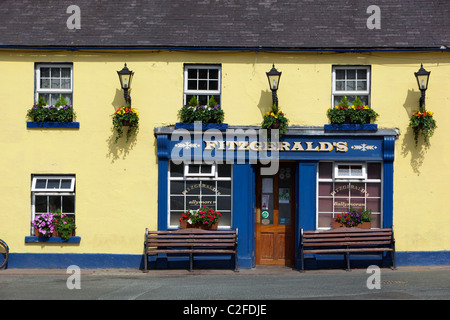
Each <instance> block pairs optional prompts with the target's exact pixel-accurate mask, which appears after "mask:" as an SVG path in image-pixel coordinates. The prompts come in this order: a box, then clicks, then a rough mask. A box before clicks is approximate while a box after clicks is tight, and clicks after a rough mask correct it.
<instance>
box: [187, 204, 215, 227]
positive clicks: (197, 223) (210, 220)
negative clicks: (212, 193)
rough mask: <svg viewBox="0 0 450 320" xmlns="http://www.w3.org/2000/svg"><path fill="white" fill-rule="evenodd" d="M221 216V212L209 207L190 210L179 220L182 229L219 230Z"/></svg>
mask: <svg viewBox="0 0 450 320" xmlns="http://www.w3.org/2000/svg"><path fill="white" fill-rule="evenodd" d="M221 216H222V214H221V213H220V212H219V211H216V210H214V209H211V208H207V207H203V208H199V209H197V210H188V211H187V212H186V213H183V214H182V215H181V218H180V219H179V221H180V228H181V229H186V228H199V229H217V226H218V224H219V219H220V217H221Z"/></svg>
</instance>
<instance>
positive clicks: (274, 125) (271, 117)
mask: <svg viewBox="0 0 450 320" xmlns="http://www.w3.org/2000/svg"><path fill="white" fill-rule="evenodd" d="M288 123H289V119H288V118H286V116H285V114H284V113H283V112H282V111H281V110H280V109H279V108H278V106H276V105H273V106H272V107H271V111H268V112H266V113H265V114H264V117H263V121H262V123H261V128H263V129H269V130H271V129H278V130H280V131H279V133H280V136H282V135H284V134H286V130H287V127H288ZM269 135H270V133H269V134H268V136H269Z"/></svg>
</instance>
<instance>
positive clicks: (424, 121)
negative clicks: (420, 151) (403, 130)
mask: <svg viewBox="0 0 450 320" xmlns="http://www.w3.org/2000/svg"><path fill="white" fill-rule="evenodd" d="M409 126H410V127H411V128H412V129H413V132H414V142H415V145H416V147H417V143H418V139H419V134H422V137H423V141H424V143H425V145H426V146H429V137H431V136H432V135H433V134H434V130H435V129H436V128H437V125H436V120H434V119H433V112H430V111H426V110H425V109H424V108H423V110H422V111H417V112H414V113H413V114H412V115H411V118H410V120H409Z"/></svg>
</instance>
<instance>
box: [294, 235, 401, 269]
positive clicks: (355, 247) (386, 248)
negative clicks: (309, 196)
mask: <svg viewBox="0 0 450 320" xmlns="http://www.w3.org/2000/svg"><path fill="white" fill-rule="evenodd" d="M300 233H301V244H300V250H301V260H302V270H304V254H307V253H319V254H320V253H347V269H348V270H350V260H349V253H350V252H393V257H392V264H393V267H394V268H395V239H394V229H393V228H384V229H358V228H338V229H332V230H328V231H304V230H303V229H301V232H300Z"/></svg>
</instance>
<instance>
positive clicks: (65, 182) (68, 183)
mask: <svg viewBox="0 0 450 320" xmlns="http://www.w3.org/2000/svg"><path fill="white" fill-rule="evenodd" d="M71 188H72V180H70V179H62V180H61V189H71Z"/></svg>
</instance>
